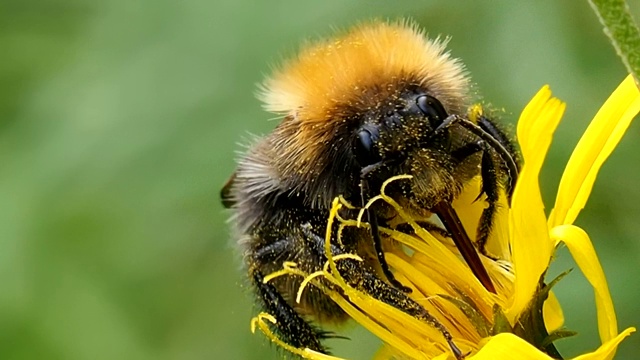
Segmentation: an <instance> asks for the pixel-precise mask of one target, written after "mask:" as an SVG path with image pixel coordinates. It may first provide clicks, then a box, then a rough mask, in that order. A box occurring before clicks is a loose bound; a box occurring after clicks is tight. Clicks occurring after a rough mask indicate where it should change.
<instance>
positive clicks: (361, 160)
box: [353, 128, 380, 166]
mask: <svg viewBox="0 0 640 360" xmlns="http://www.w3.org/2000/svg"><path fill="white" fill-rule="evenodd" d="M376 135H377V133H376V132H375V131H374V130H371V129H366V128H365V129H360V130H359V131H358V133H357V134H356V138H355V140H354V144H353V153H354V155H355V157H356V161H357V162H358V164H360V166H368V165H371V164H375V163H377V162H378V161H380V156H379V155H378V153H377V150H376V147H375V139H376V138H377V136H376Z"/></svg>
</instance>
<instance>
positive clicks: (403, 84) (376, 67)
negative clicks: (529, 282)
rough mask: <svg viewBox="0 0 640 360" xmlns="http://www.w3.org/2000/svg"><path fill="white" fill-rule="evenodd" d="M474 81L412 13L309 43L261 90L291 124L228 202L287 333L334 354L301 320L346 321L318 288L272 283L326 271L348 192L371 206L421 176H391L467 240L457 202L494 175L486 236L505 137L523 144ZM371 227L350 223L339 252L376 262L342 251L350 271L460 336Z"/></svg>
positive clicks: (250, 164) (416, 205)
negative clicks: (479, 104)
mask: <svg viewBox="0 0 640 360" xmlns="http://www.w3.org/2000/svg"><path fill="white" fill-rule="evenodd" d="M469 87H470V83H469V79H468V78H467V76H466V74H465V71H464V68H463V66H462V64H461V63H460V62H459V61H458V60H457V59H454V58H452V57H451V56H450V55H449V53H448V52H446V51H445V43H444V42H443V41H441V40H439V39H435V40H429V39H427V38H426V37H425V35H424V33H423V32H422V31H420V30H418V29H417V28H416V26H414V25H411V24H409V23H407V22H397V23H387V22H372V23H368V24H364V25H360V26H358V27H355V28H354V29H352V30H350V31H349V32H347V33H345V34H343V35H341V36H339V37H337V38H334V39H331V40H326V41H321V42H318V43H315V44H311V45H307V46H305V47H304V48H303V49H302V51H301V52H300V54H299V55H298V56H297V57H295V58H293V59H291V60H289V61H287V62H285V63H284V64H283V65H282V66H281V67H280V69H279V70H277V71H275V73H274V74H273V75H272V76H271V77H269V78H268V79H267V80H266V81H265V82H264V84H263V86H262V88H261V94H260V98H261V99H262V101H263V102H264V106H265V109H266V110H268V111H271V112H275V113H277V114H279V115H281V116H282V117H283V119H282V122H281V123H280V124H279V125H278V126H277V127H276V128H275V129H274V130H273V131H272V132H271V133H270V134H268V135H266V136H265V137H262V138H260V139H258V140H256V141H255V142H254V143H253V144H252V145H251V146H250V147H249V150H248V151H247V153H246V154H245V155H243V156H242V157H241V158H240V160H239V163H238V168H237V170H236V172H235V173H234V175H233V176H232V178H231V180H230V182H229V183H228V184H227V185H226V186H225V187H224V189H223V192H222V198H223V202H224V203H225V205H226V206H228V207H231V208H232V210H233V215H232V216H233V217H232V223H233V225H234V228H235V233H236V236H237V239H238V242H239V243H240V244H241V247H242V248H243V250H244V252H245V259H246V263H247V268H248V271H249V276H250V279H251V280H252V281H253V282H254V285H255V288H256V293H257V295H258V298H259V299H260V300H261V302H262V304H263V306H264V308H265V309H266V310H267V311H268V312H270V313H272V315H274V316H275V317H276V318H277V319H278V322H279V325H276V326H274V327H275V330H276V331H277V332H278V333H280V334H281V336H282V337H283V339H284V340H285V341H286V342H288V343H289V344H291V345H294V346H302V347H309V348H312V349H315V350H319V351H322V350H323V349H324V348H323V347H322V345H321V343H320V340H321V338H322V337H323V335H324V333H322V332H321V331H318V330H317V329H316V328H315V327H313V326H311V325H309V323H308V322H307V321H306V320H308V319H303V318H302V317H301V316H310V317H311V318H312V319H315V320H318V321H320V322H327V321H334V322H336V321H338V322H339V321H342V320H343V319H345V314H344V313H343V312H342V311H341V310H340V308H338V307H337V306H336V305H335V304H334V303H333V302H332V301H331V300H329V299H328V298H326V296H324V295H323V294H322V293H320V292H319V291H318V290H317V289H315V288H313V287H309V288H308V289H307V290H305V293H304V295H303V297H302V301H301V302H300V303H299V304H298V303H296V302H295V301H294V297H295V293H296V291H297V288H298V286H299V284H300V280H301V279H299V278H295V277H282V278H278V279H276V280H274V281H272V282H269V283H264V282H263V281H262V279H263V278H264V276H265V275H268V274H269V273H271V272H273V271H276V270H279V269H280V268H281V267H282V263H283V262H284V261H293V262H295V263H297V264H298V266H299V268H300V269H301V270H303V271H305V272H308V273H312V272H314V271H317V270H318V269H321V268H322V265H323V264H324V262H325V261H326V258H325V254H324V233H325V227H326V218H327V214H328V210H329V207H330V203H331V201H332V200H333V199H334V198H335V197H337V196H339V195H342V196H344V197H345V198H346V199H347V200H349V201H350V202H352V203H354V204H359V205H360V204H361V203H362V202H363V201H366V200H367V198H369V197H371V196H373V195H374V193H377V191H379V188H380V185H381V183H382V181H384V180H386V179H388V178H389V177H391V176H393V175H400V174H410V175H413V180H412V181H410V182H406V183H402V184H399V185H396V184H394V185H393V186H391V187H390V188H389V191H390V193H391V194H392V195H393V196H394V197H395V198H397V199H398V201H399V202H400V203H402V204H403V205H404V206H407V207H408V208H409V209H411V210H412V211H414V212H416V213H420V214H421V215H424V216H425V217H428V215H430V214H431V213H432V212H433V213H436V214H438V215H439V216H440V217H443V215H444V218H443V219H442V221H443V223H444V225H445V227H447V228H446V229H444V230H443V231H445V232H447V231H448V232H449V233H451V234H452V238H454V240H456V244H458V241H457V240H460V239H461V241H462V240H464V241H467V242H469V243H470V240H468V236H467V234H466V233H464V230H462V233H461V232H460V229H453V228H452V227H455V224H454V223H455V221H454V220H455V218H456V216H457V215H455V212H452V211H451V209H450V204H451V202H452V201H453V200H454V199H455V198H456V197H457V196H458V195H459V193H460V192H461V190H462V188H463V187H464V185H465V184H466V183H467V182H468V181H469V180H470V179H471V178H473V177H474V176H478V175H482V177H483V192H484V193H485V194H486V195H487V199H488V200H487V201H488V202H489V206H488V209H490V210H491V211H487V212H486V214H484V213H483V219H482V220H481V224H480V225H479V229H478V234H479V235H478V236H479V238H485V239H486V237H487V236H488V233H489V231H490V229H491V221H492V217H493V213H494V212H495V208H492V204H495V202H496V201H497V196H498V195H497V193H498V189H499V188H500V187H504V183H505V179H506V178H508V176H505V175H504V174H505V171H504V169H505V166H504V165H503V164H500V163H499V161H498V159H499V157H500V156H499V155H496V154H497V153H496V151H495V150H494V149H493V148H492V146H494V147H496V146H497V147H503V146H504V147H507V148H508V149H507V150H506V151H508V152H511V153H514V148H513V146H512V145H511V143H510V142H509V140H508V137H507V136H506V135H504V133H503V132H502V131H501V130H499V128H498V127H497V126H495V124H494V123H493V122H491V121H490V120H489V119H487V118H484V117H482V116H479V115H478V116H473V117H468V116H467V108H468V106H469V98H468V89H469ZM491 144H493V145H491ZM496 144H497V145H496ZM500 144H502V145H500ZM502 150H503V153H505V150H504V148H503V149H502ZM502 156H503V157H504V154H503V155H502ZM506 156H507V157H508V156H509V155H508V154H507V155H506ZM511 175H512V176H513V175H514V174H511ZM369 190H371V191H372V192H370V191H369ZM439 211H440V212H439ZM395 215H396V214H394V212H393V210H391V209H387V208H383V207H373V208H372V210H371V213H370V214H369V221H370V222H373V223H378V222H380V223H382V225H384V226H391V224H390V223H389V222H388V221H389V219H392V218H393V217H394V216H395ZM452 224H453V225H452ZM372 229H373V230H371V231H369V230H362V229H359V230H351V231H350V232H349V233H347V234H346V235H345V237H344V238H343V244H342V246H341V247H337V248H336V249H334V250H333V253H334V254H338V253H347V252H348V253H355V254H358V255H359V256H360V257H362V258H363V259H364V260H365V261H364V264H361V263H358V264H355V263H351V262H350V261H348V260H345V261H341V262H340V263H341V264H342V265H341V266H344V269H342V270H341V271H344V272H345V273H344V274H343V276H345V278H346V279H348V280H349V279H351V281H353V286H356V287H360V288H362V290H363V291H367V292H370V293H374V296H376V297H378V298H380V299H382V300H383V301H385V302H387V303H389V304H391V305H393V306H396V307H398V308H400V309H402V310H404V311H405V312H407V313H410V314H413V315H414V316H416V317H418V318H421V319H424V320H425V321H428V322H429V323H431V324H432V325H433V326H434V327H436V328H438V329H439V330H440V331H441V332H442V333H443V335H444V336H445V337H447V336H448V335H447V334H448V332H447V331H446V329H443V328H442V326H441V325H440V324H439V323H438V322H437V321H436V320H435V319H434V318H433V317H431V316H430V315H429V314H428V313H426V311H425V310H424V309H423V308H422V307H421V306H420V305H418V304H417V303H415V302H413V301H412V300H410V299H409V298H408V297H407V296H406V295H405V294H404V293H403V291H406V289H404V288H403V287H402V285H400V284H399V283H398V282H397V281H396V280H395V279H393V276H392V274H391V272H390V270H389V269H388V268H387V265H386V262H385V260H384V256H383V250H382V249H383V246H389V244H382V242H381V240H380V236H379V235H378V234H377V230H376V229H375V227H374V226H373V225H372ZM333 243H335V242H333ZM471 246H472V245H471ZM472 252H473V254H472V255H473V256H475V257H476V258H477V254H476V253H475V250H472ZM463 256H465V254H463ZM473 256H472V257H473ZM465 260H467V261H469V260H468V259H467V257H466V256H465ZM472 260H473V259H472ZM476 261H477V262H478V263H479V258H477V259H476ZM479 266H480V267H482V265H479ZM472 269H473V267H472ZM482 270H484V268H482ZM480 275H482V274H480ZM490 285H491V284H490V280H489V284H488V285H487V286H490ZM447 339H448V341H450V338H447ZM451 346H452V349H453V350H454V353H455V346H454V345H453V344H452V343H451Z"/></svg>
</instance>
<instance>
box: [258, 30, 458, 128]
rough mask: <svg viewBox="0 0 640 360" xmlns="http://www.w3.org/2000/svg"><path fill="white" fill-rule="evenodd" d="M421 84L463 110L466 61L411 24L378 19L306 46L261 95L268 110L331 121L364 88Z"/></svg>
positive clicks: (449, 105)
mask: <svg viewBox="0 0 640 360" xmlns="http://www.w3.org/2000/svg"><path fill="white" fill-rule="evenodd" d="M402 80H404V81H409V82H412V83H417V84H419V85H421V86H422V87H424V88H426V89H427V90H428V91H429V92H431V93H433V94H434V95H435V96H437V97H438V98H439V99H440V100H441V101H442V102H443V105H444V106H445V108H447V110H450V111H454V112H457V111H461V110H462V109H461V108H460V107H461V106H463V105H464V104H463V103H462V102H464V101H465V100H466V94H467V89H468V87H469V82H468V80H467V78H466V77H465V74H464V70H463V66H462V64H461V63H460V62H459V61H458V60H457V59H453V58H451V57H450V56H449V54H448V53H447V52H445V43H444V42H442V41H439V40H438V39H436V40H429V39H427V38H426V37H425V35H424V33H423V32H422V31H420V30H418V29H417V28H416V27H415V26H414V25H411V24H409V23H407V22H398V23H386V22H374V23H368V24H364V25H361V26H358V27H355V28H354V29H352V30H351V31H349V32H348V33H346V34H345V35H343V36H341V37H338V38H334V39H332V40H327V41H324V42H320V43H316V44H313V45H311V46H307V47H306V48H304V49H303V50H302V51H301V52H300V53H299V55H298V56H297V57H295V58H294V59H292V60H289V61H288V62H286V63H285V64H284V65H283V66H282V67H281V69H280V70H279V71H277V72H276V73H275V74H274V75H273V76H272V77H270V78H268V79H267V80H266V82H265V83H264V86H263V92H262V94H261V99H262V100H263V101H264V103H265V108H266V109H267V110H268V111H272V112H276V113H280V114H284V115H290V116H292V117H294V118H296V119H297V120H298V121H302V122H305V121H310V122H317V121H330V120H331V116H332V115H333V110H334V109H335V108H336V107H337V106H340V105H341V104H348V103H350V102H351V101H353V99H354V97H357V96H359V93H361V92H362V89H366V88H368V87H371V86H378V87H380V86H382V87H385V86H393V85H394V84H395V83H397V82H399V81H402Z"/></svg>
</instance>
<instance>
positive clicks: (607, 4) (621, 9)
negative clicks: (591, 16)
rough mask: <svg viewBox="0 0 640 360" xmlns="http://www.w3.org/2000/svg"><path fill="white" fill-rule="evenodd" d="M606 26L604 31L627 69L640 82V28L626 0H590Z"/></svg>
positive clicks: (637, 82)
mask: <svg viewBox="0 0 640 360" xmlns="http://www.w3.org/2000/svg"><path fill="white" fill-rule="evenodd" d="M589 3H590V4H591V7H592V8H593V10H594V11H595V12H596V14H597V15H598V18H599V19H600V22H601V23H602V25H603V26H604V33H605V34H606V35H607V36H608V37H609V39H610V40H611V43H612V44H613V47H614V48H615V49H616V52H617V53H618V55H619V56H620V57H621V58H622V62H623V63H624V65H625V66H626V67H627V70H628V71H629V73H630V74H632V75H633V76H634V78H635V80H636V84H640V81H638V80H639V79H640V30H638V26H637V25H636V24H635V22H634V21H633V17H632V16H631V12H630V11H629V6H628V5H627V2H626V1H625V0H589Z"/></svg>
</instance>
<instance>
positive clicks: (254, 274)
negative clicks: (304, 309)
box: [250, 269, 327, 354]
mask: <svg viewBox="0 0 640 360" xmlns="http://www.w3.org/2000/svg"><path fill="white" fill-rule="evenodd" d="M250 275H251V277H250V279H251V280H252V281H253V284H254V286H255V288H256V291H257V294H258V296H259V297H260V299H261V301H262V305H263V308H264V310H265V311H266V312H267V313H269V314H270V315H271V316H273V317H274V318H275V319H276V323H275V325H274V327H275V330H276V333H277V334H278V335H279V336H280V338H281V340H282V341H284V342H285V343H287V344H289V345H291V346H293V347H296V348H298V349H304V348H309V349H311V350H314V351H318V352H321V353H323V354H326V353H327V349H326V348H325V347H324V346H323V345H322V344H321V342H320V340H321V339H322V338H323V337H324V336H323V334H324V333H323V332H322V331H321V330H319V329H316V328H315V327H313V326H312V325H311V324H309V323H308V322H307V321H306V320H304V319H303V318H302V317H301V316H300V315H299V314H298V313H297V312H296V311H295V310H294V309H293V308H292V307H291V306H290V305H289V304H288V303H287V302H286V300H285V299H284V298H283V297H282V295H281V294H280V292H278V290H277V289H276V287H275V286H273V285H272V284H269V283H265V282H264V275H263V274H262V273H261V272H260V271H258V270H257V269H253V270H252V271H251V272H250Z"/></svg>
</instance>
